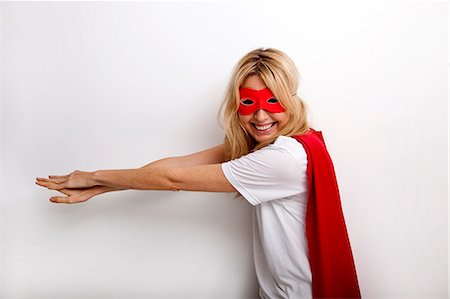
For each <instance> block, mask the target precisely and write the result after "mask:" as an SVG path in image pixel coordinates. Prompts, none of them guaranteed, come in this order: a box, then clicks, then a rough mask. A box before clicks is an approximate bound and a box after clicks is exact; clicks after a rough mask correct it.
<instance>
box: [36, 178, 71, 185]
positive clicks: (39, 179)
mask: <svg viewBox="0 0 450 299" xmlns="http://www.w3.org/2000/svg"><path fill="white" fill-rule="evenodd" d="M36 180H38V181H40V182H48V183H55V184H62V183H64V182H66V181H67V180H68V178H60V179H46V178H36Z"/></svg>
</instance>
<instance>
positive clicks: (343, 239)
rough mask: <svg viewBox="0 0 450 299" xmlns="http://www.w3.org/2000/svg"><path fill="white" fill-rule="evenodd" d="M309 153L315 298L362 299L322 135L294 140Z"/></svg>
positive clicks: (308, 232) (309, 226)
mask: <svg viewBox="0 0 450 299" xmlns="http://www.w3.org/2000/svg"><path fill="white" fill-rule="evenodd" d="M293 138H295V139H296V140H297V141H299V142H300V143H301V144H302V145H303V147H304V148H305V150H306V154H307V157H308V166H307V169H306V172H307V176H308V192H309V194H308V206H307V210H306V238H307V240H308V250H309V262H310V265H311V272H312V292H313V297H314V298H361V293H360V290H359V285H358V278H357V275H356V269H355V265H354V262H353V255H352V249H351V247H350V241H349V238H348V235H347V228H346V226H345V220H344V215H343V213H342V207H341V200H340V196H339V189H338V185H337V180H336V175H335V172H334V166H333V162H332V161H331V158H330V155H329V154H328V151H327V148H326V146H325V141H324V139H323V136H322V132H321V131H315V130H314V129H310V130H309V132H307V133H306V134H304V135H298V136H293Z"/></svg>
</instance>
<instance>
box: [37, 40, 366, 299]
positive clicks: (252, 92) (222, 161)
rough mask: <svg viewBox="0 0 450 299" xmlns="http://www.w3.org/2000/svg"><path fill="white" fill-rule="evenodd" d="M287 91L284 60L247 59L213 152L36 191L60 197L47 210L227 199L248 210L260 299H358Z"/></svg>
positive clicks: (327, 175) (317, 137) (333, 191)
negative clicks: (146, 195)
mask: <svg viewBox="0 0 450 299" xmlns="http://www.w3.org/2000/svg"><path fill="white" fill-rule="evenodd" d="M297 89H298V71H297V69H296V67H295V64H294V63H293V61H292V60H291V59H290V58H289V57H288V56H287V55H286V54H285V53H283V52H281V51H279V50H276V49H272V48H269V49H263V48H260V49H256V50H254V51H251V52H250V53H248V54H246V55H245V56H244V57H243V58H241V60H240V61H239V62H238V64H237V65H236V66H235V68H234V70H233V73H232V77H231V80H230V82H229V84H228V87H227V92H226V96H225V101H224V103H223V105H222V107H221V109H220V112H221V113H223V122H224V128H225V142H224V143H223V144H221V145H218V146H216V147H213V148H210V149H208V150H205V151H201V152H199V153H195V154H191V155H188V156H183V157H172V158H166V159H162V160H158V161H156V162H153V163H150V164H148V165H146V166H144V167H141V168H138V169H124V170H98V171H94V172H82V171H75V172H72V173H70V174H68V175H64V176H49V179H46V178H37V181H36V183H37V184H38V185H40V186H43V187H47V188H48V189H53V190H59V191H60V192H62V193H64V194H66V195H68V196H67V197H52V198H51V201H52V202H55V203H78V202H83V201H86V200H88V199H90V198H91V197H93V196H95V195H97V194H100V193H104V192H108V191H115V190H125V189H139V190H177V191H178V190H191V191H214V192H236V191H237V192H238V193H239V194H240V195H242V197H243V198H245V199H246V200H247V201H248V202H249V203H250V204H251V205H253V206H254V209H253V230H254V233H253V239H254V240H253V244H254V261H255V270H256V274H257V278H258V282H259V295H260V297H261V298H313V297H314V298H359V297H360V292H359V287H358V281H357V277H356V271H355V268H354V263H353V257H352V253H351V249H350V243H349V241H348V236H347V231H346V228H345V221H344V218H343V214H342V210H341V206H340V199H339V192H338V188H337V183H336V180H335V174H334V169H333V165H332V162H331V159H330V158H329V155H328V152H327V150H326V147H325V143H324V141H323V137H322V135H321V132H318V131H315V130H313V129H311V128H310V126H309V124H308V120H307V110H306V106H305V103H304V102H303V100H302V99H301V98H300V97H299V95H297V94H296V91H297ZM313 178H314V179H313ZM79 188H82V189H79Z"/></svg>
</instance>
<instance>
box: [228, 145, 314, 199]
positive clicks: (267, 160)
mask: <svg viewBox="0 0 450 299" xmlns="http://www.w3.org/2000/svg"><path fill="white" fill-rule="evenodd" d="M302 150H303V152H304V149H303V147H302ZM306 163H307V158H306V152H304V156H300V159H299V157H298V156H297V157H294V155H292V154H291V153H290V152H289V151H287V150H286V149H284V148H280V147H275V146H266V147H264V148H262V149H260V150H257V151H255V152H252V153H249V154H247V155H244V156H242V157H240V158H238V159H235V160H231V161H228V162H225V163H222V171H223V173H224V175H225V177H226V178H227V180H228V181H229V182H230V184H231V185H233V187H234V188H235V189H236V190H237V191H238V192H239V193H240V194H241V195H242V196H243V197H244V198H245V199H246V200H247V201H248V202H249V203H250V204H252V205H257V204H260V203H263V202H266V201H269V200H274V199H281V198H284V197H289V196H293V195H296V194H298V193H301V192H305V190H304V188H305V187H304V184H303V182H304V180H305V177H306Z"/></svg>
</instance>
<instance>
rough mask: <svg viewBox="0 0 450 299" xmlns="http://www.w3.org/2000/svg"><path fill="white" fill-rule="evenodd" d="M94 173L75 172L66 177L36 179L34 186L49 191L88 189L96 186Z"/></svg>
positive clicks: (52, 176)
mask: <svg viewBox="0 0 450 299" xmlns="http://www.w3.org/2000/svg"><path fill="white" fill-rule="evenodd" d="M93 176H94V172H85V171H79V170H75V171H74V172H72V173H70V174H68V175H61V176H59V175H49V176H48V177H49V178H48V179H46V178H36V184H37V185H39V186H42V187H46V188H47V189H51V190H62V189H76V188H89V187H93V186H95V185H96V183H95V181H94V179H93Z"/></svg>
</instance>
